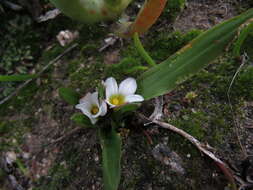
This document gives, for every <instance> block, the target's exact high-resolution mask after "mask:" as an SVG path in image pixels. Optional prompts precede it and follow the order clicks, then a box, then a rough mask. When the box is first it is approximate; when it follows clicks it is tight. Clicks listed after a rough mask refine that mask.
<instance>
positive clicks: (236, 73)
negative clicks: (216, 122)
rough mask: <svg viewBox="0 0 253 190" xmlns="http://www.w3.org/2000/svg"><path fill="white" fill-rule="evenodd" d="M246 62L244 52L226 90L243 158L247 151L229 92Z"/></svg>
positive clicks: (245, 156) (246, 155)
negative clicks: (241, 137)
mask: <svg viewBox="0 0 253 190" xmlns="http://www.w3.org/2000/svg"><path fill="white" fill-rule="evenodd" d="M246 62H247V54H246V53H245V54H244V55H242V56H241V65H240V67H239V68H238V69H237V71H236V72H235V74H234V76H233V78H232V80H231V82H230V84H229V88H228V91H227V98H228V104H229V107H230V110H231V112H232V116H233V122H234V125H235V131H236V136H237V139H238V142H239V145H240V147H241V150H242V153H243V156H244V158H247V157H248V154H247V151H246V150H245V148H244V146H243V145H242V142H241V139H240V132H239V129H240V126H239V122H238V121H237V119H236V115H235V112H234V109H233V106H232V104H231V99H230V92H231V89H232V86H233V84H234V81H235V79H236V77H237V75H238V74H239V72H240V71H241V69H242V67H243V66H244V65H245V63H246Z"/></svg>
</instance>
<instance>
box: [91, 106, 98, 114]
mask: <svg viewBox="0 0 253 190" xmlns="http://www.w3.org/2000/svg"><path fill="white" fill-rule="evenodd" d="M90 112H91V114H92V115H96V114H97V113H98V112H99V108H98V107H97V106H96V105H93V106H92V107H91V110H90Z"/></svg>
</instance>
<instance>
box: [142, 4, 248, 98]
mask: <svg viewBox="0 0 253 190" xmlns="http://www.w3.org/2000/svg"><path fill="white" fill-rule="evenodd" d="M252 17H253V9H250V10H248V11H247V12H245V13H243V14H241V15H239V16H237V17H235V18H232V19H230V20H228V21H226V22H224V23H221V24H219V25H217V26H216V27H214V28H212V29H210V30H208V31H206V32H205V33H203V34H202V35H200V36H199V37H197V38H196V39H195V40H193V41H192V42H190V43H189V44H188V45H186V46H185V47H184V48H182V49H181V50H180V51H178V52H177V53H176V54H175V55H173V56H171V57H170V58H168V59H167V60H165V61H164V62H162V63H161V64H159V65H157V66H155V67H153V68H151V69H150V70H148V71H146V72H145V73H143V74H142V75H141V76H140V77H139V78H138V80H137V82H138V87H139V90H138V91H139V92H138V93H139V94H141V95H142V96H143V97H144V98H145V99H150V98H153V97H156V96H160V95H162V94H164V93H166V92H168V91H170V90H172V89H173V88H175V87H176V85H177V84H179V83H181V82H183V81H185V80H186V79H187V78H189V77H190V76H192V75H193V74H195V73H197V72H198V71H199V70H200V69H202V68H203V67H204V66H206V65H207V64H208V63H209V62H211V61H213V60H214V59H215V58H216V57H217V56H219V55H221V54H222V52H223V51H224V49H225V48H226V47H227V46H228V44H229V43H230V42H231V40H232V39H233V37H234V36H235V34H236V32H237V29H238V27H240V25H241V24H243V23H244V22H246V21H247V20H248V19H250V18H252Z"/></svg>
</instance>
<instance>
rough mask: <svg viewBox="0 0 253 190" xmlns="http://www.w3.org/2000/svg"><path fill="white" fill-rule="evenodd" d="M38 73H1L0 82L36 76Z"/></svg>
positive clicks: (22, 79)
mask: <svg viewBox="0 0 253 190" xmlns="http://www.w3.org/2000/svg"><path fill="white" fill-rule="evenodd" d="M36 77H37V75H0V82H16V81H24V80H28V79H33V78H36Z"/></svg>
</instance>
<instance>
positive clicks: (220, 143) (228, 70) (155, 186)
mask: <svg viewBox="0 0 253 190" xmlns="http://www.w3.org/2000/svg"><path fill="white" fill-rule="evenodd" d="M174 2H178V3H174V4H172V3H171V4H170V5H167V7H166V10H165V11H164V13H163V15H162V16H161V18H160V19H159V21H158V22H157V23H156V24H155V25H154V26H153V27H152V28H151V30H150V31H149V32H148V33H147V34H145V35H144V36H143V37H142V42H143V45H144V47H145V48H147V51H149V52H150V53H151V55H152V57H153V58H154V59H155V60H157V61H158V62H159V61H162V60H164V59H166V58H167V57H168V56H170V55H172V54H173V53H175V52H176V51H177V50H179V49H180V48H181V47H183V46H184V45H185V44H187V42H189V41H190V40H192V39H193V38H195V37H196V36H198V35H199V34H200V33H201V32H202V30H206V29H208V28H210V27H212V26H214V25H216V24H218V23H220V22H222V21H224V20H226V19H229V18H231V17H233V16H235V15H238V14H240V13H241V12H243V11H245V10H246V9H249V8H250V7H253V5H252V3H251V1H235V0H233V1H231V0H230V1H229V0H227V1H226V0H208V1H204V0H198V1H197V0H188V1H187V3H186V4H185V6H184V4H183V1H174ZM141 3H142V1H137V2H135V3H133V4H132V5H131V7H129V10H128V12H129V13H128V14H132V16H133V15H134V14H136V12H137V10H138V7H139V5H140V4H141ZM43 8H44V9H45V10H47V9H50V8H51V7H50V5H49V4H48V3H47V2H45V5H44V6H43ZM1 14H2V15H3V18H4V19H3V22H2V23H1V25H2V27H1V28H3V32H2V33H0V37H1V39H2V40H1V45H0V56H1V58H0V63H1V65H0V74H12V73H38V72H40V71H41V70H43V69H45V67H46V66H47V65H48V64H49V63H52V64H51V66H50V67H49V68H48V69H47V70H46V71H45V72H43V74H42V75H41V77H40V78H38V79H36V80H33V81H32V82H30V83H29V85H27V86H26V87H24V88H23V89H22V90H21V91H19V92H18V93H17V94H16V95H15V96H13V97H12V98H11V99H9V100H8V101H7V102H5V103H4V104H1V105H0V155H1V157H0V189H3V190H11V189H18V190H20V189H34V190H45V189H48V190H58V189H67V190H80V189H84V190H86V189H91V190H100V189H102V187H103V185H102V171H101V147H100V144H99V140H98V137H97V131H96V130H93V129H86V128H84V127H81V126H78V125H77V124H75V123H74V122H73V121H71V119H70V117H71V115H72V114H73V113H76V112H78V110H75V109H74V107H73V106H70V105H68V104H67V103H66V102H64V101H63V100H62V99H61V98H60V97H59V95H58V89H59V88H60V87H71V88H73V89H75V90H76V91H78V92H79V93H81V94H85V93H86V92H88V91H90V90H92V89H94V88H95V87H96V85H97V84H99V83H100V81H101V79H104V78H106V77H108V76H114V77H116V78H117V79H120V80H121V79H123V78H125V77H127V76H129V75H131V76H138V74H139V72H135V73H131V74H129V71H128V70H126V69H125V66H124V64H122V62H123V61H125V62H126V64H128V66H130V67H131V66H136V65H140V64H144V65H145V62H144V60H143V59H142V58H141V57H140V56H139V55H138V53H137V52H136V50H135V47H134V45H133V43H132V40H131V39H128V40H121V39H118V38H115V37H114V36H112V35H111V34H109V32H108V31H112V30H113V26H114V24H108V23H103V24H99V25H95V26H86V25H84V24H80V23H78V22H75V21H72V20H70V19H69V18H67V17H64V16H63V15H59V16H58V17H56V18H54V19H52V20H49V21H46V22H43V23H36V22H35V21H33V20H32V18H31V17H30V16H29V15H28V14H27V13H26V12H25V11H24V12H19V13H16V12H12V11H9V10H6V12H5V13H1ZM64 30H69V31H72V32H73V31H77V32H78V33H79V35H78V37H77V38H76V39H75V40H74V41H73V42H72V43H70V44H69V45H68V46H67V47H62V46H61V45H60V44H59V42H58V41H57V39H56V36H57V35H58V34H59V32H60V31H64ZM105 39H106V40H105ZM108 40H109V41H111V42H113V43H112V44H111V45H108V43H106V42H108ZM252 41H253V36H251V37H249V38H248V39H247V41H246V44H245V50H247V51H246V52H247V55H248V56H249V58H248V59H249V60H248V61H246V62H245V65H244V66H243V67H242V69H241V70H240V72H239V74H238V75H237V76H236V77H235V80H234V82H233V83H232V86H231V91H228V89H229V86H230V85H231V81H232V79H233V77H234V74H235V73H236V71H237V70H238V68H239V67H240V65H241V64H242V60H240V59H236V58H234V57H233V56H232V55H231V52H226V53H224V55H223V56H222V57H220V58H218V59H217V60H216V61H214V62H213V63H212V64H210V65H209V66H208V67H207V68H205V69H204V70H202V71H201V72H200V73H199V74H197V75H196V76H194V77H193V78H191V79H190V80H188V81H187V82H185V83H183V84H182V85H180V86H178V88H176V89H175V90H174V91H172V92H170V93H168V94H166V95H164V96H163V97H162V99H163V106H162V111H163V113H162V114H163V117H162V118H163V120H164V121H166V122H169V123H171V124H173V125H175V126H176V127H178V128H181V129H183V130H184V131H186V132H188V133H189V134H191V135H192V136H194V137H195V138H197V139H198V140H200V141H201V142H203V143H207V144H209V145H210V146H212V147H213V148H214V149H213V150H212V151H213V152H214V153H215V155H217V156H218V157H219V158H220V159H222V160H223V161H224V162H226V163H227V164H228V165H229V166H230V167H231V168H232V169H233V170H234V171H236V174H238V176H240V177H241V178H242V179H245V180H246V176H251V177H252V173H251V174H250V172H252V171H251V170H252V169H251V168H252V162H253V160H252V155H253V145H252V142H253V131H252V128H253V117H252V113H253V78H252V74H253V67H252V56H251V55H252V54H251V53H253V52H252V47H251V48H250V44H252ZM107 46H108V47H107ZM69 47H72V49H71V50H70V51H68V52H65V53H63V52H64V51H65V50H66V49H67V48H69ZM59 55H63V57H62V58H60V59H57V60H56V61H54V60H55V58H56V57H57V56H59ZM122 60H123V61H122ZM119 62H120V64H119ZM19 85H22V83H1V86H0V92H1V94H0V98H1V99H0V101H1V100H4V99H5V98H6V97H8V96H9V95H10V94H11V93H12V92H15V90H16V89H17V88H18V86H19ZM228 95H229V97H230V101H229V99H228ZM153 105H154V101H153V100H152V101H150V102H145V104H144V105H143V106H142V108H141V109H140V110H139V112H140V113H143V114H145V115H146V116H148V115H149V114H150V113H151V112H152V110H153ZM143 123H145V121H143V120H141V119H140V118H139V117H138V116H133V118H131V122H130V123H129V126H127V129H126V130H124V131H121V134H122V138H123V154H122V178H121V183H120V187H119V189H121V190H142V189H145V190H163V189H164V190H165V189H166V190H167V189H175V190H181V189H182V190H189V189H193V190H195V189H203V190H208V189H210V190H213V189H230V185H229V182H228V181H227V179H226V178H225V177H224V175H223V173H222V172H221V171H220V170H219V169H218V168H217V166H216V165H215V163H214V162H213V161H212V160H210V159H209V158H207V157H205V156H204V155H202V154H201V153H199V151H198V150H197V149H196V148H195V147H194V146H193V145H191V144H190V143H189V142H188V141H187V140H186V139H184V138H183V137H181V136H179V135H177V134H175V133H173V132H171V131H168V130H165V129H160V128H159V127H158V126H155V125H152V124H151V125H147V126H144V125H143ZM171 160H174V161H175V163H176V166H175V165H173V164H171ZM251 179H252V178H251ZM251 182H252V181H251Z"/></svg>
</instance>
